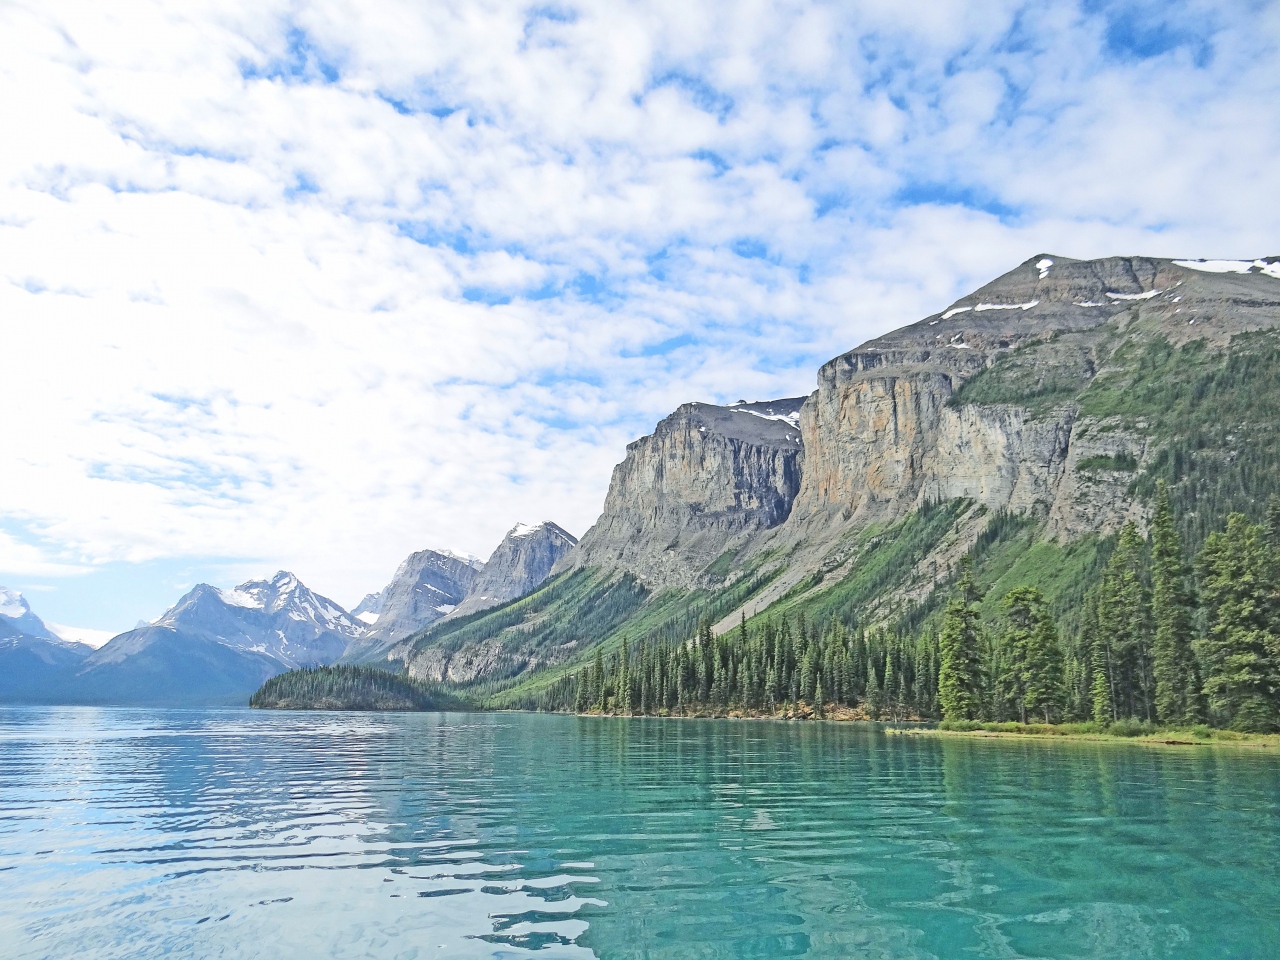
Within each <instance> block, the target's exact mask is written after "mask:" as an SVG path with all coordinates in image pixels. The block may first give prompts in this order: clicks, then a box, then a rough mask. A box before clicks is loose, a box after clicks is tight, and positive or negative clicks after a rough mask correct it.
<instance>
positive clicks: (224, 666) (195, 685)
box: [49, 570, 365, 705]
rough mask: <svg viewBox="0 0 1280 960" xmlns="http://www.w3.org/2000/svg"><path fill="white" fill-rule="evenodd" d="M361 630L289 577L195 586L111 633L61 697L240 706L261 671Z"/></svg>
mask: <svg viewBox="0 0 1280 960" xmlns="http://www.w3.org/2000/svg"><path fill="white" fill-rule="evenodd" d="M364 632H365V627H364V625H363V624H361V623H360V622H359V621H357V620H356V619H355V618H353V617H352V616H351V615H350V614H348V613H347V612H346V611H345V610H343V609H342V608H341V607H340V606H338V605H337V604H336V603H334V602H333V601H332V600H328V599H326V598H325V597H322V596H320V595H319V594H317V593H315V592H313V591H312V590H310V589H308V588H307V587H306V586H305V585H304V584H302V583H301V582H300V581H299V580H298V578H297V577H295V576H294V575H293V574H291V573H288V572H285V571H283V570H282V571H280V572H279V573H277V574H276V575H275V576H274V577H272V578H271V579H270V580H251V581H248V582H247V583H242V584H240V586H238V587H235V588H234V589H231V590H220V589H218V588H217V587H213V586H210V585H209V584H205V583H202V584H198V585H197V586H196V587H194V588H193V589H192V590H191V591H190V592H189V593H187V594H186V595H185V596H184V597H182V599H180V600H179V601H178V602H177V603H176V604H174V605H173V606H172V607H170V608H169V609H168V610H167V611H165V613H164V614H163V615H162V616H161V617H160V618H159V619H157V620H156V621H154V622H153V623H151V624H147V625H144V626H140V627H138V628H137V629H134V630H130V631H128V632H127V633H122V634H120V635H119V636H117V637H113V638H112V639H111V640H110V641H109V642H108V643H106V644H105V645H104V646H102V647H101V648H100V649H98V650H95V651H93V652H92V653H90V654H89V655H88V656H87V657H85V658H84V660H83V662H82V663H80V664H79V665H78V666H77V668H76V669H75V671H74V672H73V674H72V675H71V676H69V677H67V678H66V679H65V682H64V683H63V685H62V687H61V689H60V691H59V693H58V695H57V697H56V698H54V697H50V698H49V699H57V700H58V701H59V702H66V703H146V704H183V705H194V704H207V703H228V704H234V703H244V702H247V700H248V697H249V694H251V693H252V692H253V691H254V690H256V689H257V688H258V687H259V686H261V684H262V682H263V681H264V680H266V679H267V678H268V677H270V676H273V675H275V674H277V673H281V672H283V671H285V670H288V669H292V668H296V667H310V666H317V665H320V664H328V663H332V662H333V661H334V660H336V659H337V658H338V657H339V656H340V655H341V654H342V652H343V651H344V650H345V649H346V647H347V645H348V644H349V643H351V642H352V641H353V640H355V639H356V638H358V637H360V636H361V635H362V634H363V633H364Z"/></svg>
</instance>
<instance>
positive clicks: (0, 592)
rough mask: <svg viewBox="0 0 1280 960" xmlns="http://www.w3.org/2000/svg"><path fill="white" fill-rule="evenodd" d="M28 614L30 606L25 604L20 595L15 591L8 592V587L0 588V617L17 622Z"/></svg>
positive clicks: (23, 598)
mask: <svg viewBox="0 0 1280 960" xmlns="http://www.w3.org/2000/svg"><path fill="white" fill-rule="evenodd" d="M30 612H31V605H30V604H28V603H27V601H26V598H25V597H23V596H22V594H20V593H19V592H18V591H17V590H10V589H9V588H8V587H0V617H8V618H9V619H10V620H17V619H18V618H19V617H21V616H23V615H25V614H28V613H30Z"/></svg>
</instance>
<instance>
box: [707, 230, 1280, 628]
mask: <svg viewBox="0 0 1280 960" xmlns="http://www.w3.org/2000/svg"><path fill="white" fill-rule="evenodd" d="M1277 324H1280V264H1277V263H1275V262H1274V261H1272V260H1260V261H1255V262H1252V263H1250V262H1245V263H1235V262H1225V261H1223V262H1209V263H1207V264H1205V263H1200V262H1197V261H1171V260H1156V259H1147V258H1137V257H1134V258H1127V257H1116V258H1108V259H1105V260H1094V261H1076V260H1069V259H1067V258H1064V257H1054V256H1050V255H1039V256H1036V257H1032V258H1031V259H1030V260H1028V261H1027V262H1026V263H1024V264H1022V265H1021V266H1019V267H1018V268H1016V269H1015V270H1013V271H1011V272H1009V273H1008V274H1006V275H1004V276H1003V277H1001V278H999V279H998V280H996V281H993V282H992V283H990V284H988V285H986V286H984V287H983V288H981V289H980V290H978V291H976V292H975V293H973V294H971V295H969V296H967V297H964V298H962V299H961V300H959V301H957V302H956V303H955V304H952V305H951V306H950V307H948V308H947V309H946V310H944V311H941V312H940V313H937V314H934V315H933V316H931V317H926V318H925V319H924V320H922V321H920V322H919V323H916V324H913V325H911V326H908V327H904V328H902V329H900V330H896V331H894V332H893V333H890V334H887V335H886V336H884V337H880V338H878V339H876V340H872V341H870V342H868V343H866V344H864V345H862V346H861V347H858V348H857V349H855V350H851V351H850V352H849V353H846V354H844V355H842V356H840V357H837V358H835V359H834V360H832V361H830V362H829V363H827V364H825V365H824V366H823V367H822V368H821V370H819V372H818V389H817V391H816V392H815V393H813V394H812V395H811V396H810V397H809V399H808V401H807V402H806V403H805V404H804V406H803V408H802V410H801V414H800V428H801V434H802V437H803V443H804V449H805V460H804V469H803V475H802V480H801V484H800V490H799V492H798V494H797V496H796V500H795V504H794V506H793V507H792V510H791V514H790V516H789V517H788V519H787V522H786V523H785V524H783V525H782V526H781V527H780V528H779V529H778V530H777V531H775V532H774V534H773V536H771V537H770V538H766V539H764V540H760V541H758V542H757V543H756V544H755V545H754V546H755V549H756V550H757V551H760V550H764V549H770V548H775V549H776V548H778V547H779V546H781V547H785V548H786V549H787V550H788V551H790V553H791V556H792V561H791V563H790V565H789V569H788V570H787V571H786V572H785V573H784V574H783V575H782V576H781V577H780V578H779V579H778V581H777V582H776V583H775V584H774V585H773V586H772V588H771V589H770V590H769V591H767V592H766V593H765V594H764V595H762V596H760V597H758V598H756V599H755V600H753V601H752V602H751V604H750V605H749V607H748V612H755V611H756V610H758V609H763V607H764V606H767V605H768V603H770V602H772V601H773V600H774V599H776V598H777V597H778V596H780V595H782V593H784V592H785V591H786V590H787V589H789V588H790V587H791V586H792V585H794V584H795V583H796V582H798V581H799V580H800V579H802V578H803V577H805V576H807V575H808V574H810V573H812V572H813V571H815V570H822V569H825V570H827V571H831V570H834V569H838V568H839V566H840V564H841V562H842V561H843V559H844V556H843V555H842V553H841V548H840V545H841V543H842V542H846V541H847V540H848V539H849V536H850V534H851V533H854V532H856V531H857V530H859V529H865V528H866V527H867V526H868V525H870V524H873V523H879V524H884V523H891V522H893V521H895V520H898V519H900V518H902V517H903V516H905V515H906V514H907V513H909V512H910V511H912V510H915V509H918V508H919V507H920V506H922V505H923V504H924V503H925V502H927V501H940V500H950V499H954V498H961V497H963V498H969V499H972V500H974V501H976V502H977V503H978V504H981V505H982V506H984V507H987V508H988V512H987V513H986V514H983V515H974V517H973V520H972V522H971V525H972V529H971V530H970V531H969V533H968V540H969V541H972V540H973V539H974V538H975V537H976V536H977V534H978V533H979V532H980V527H981V526H982V525H983V524H984V523H985V520H983V519H982V517H989V516H990V515H991V512H993V511H997V510H1009V511H1012V512H1015V513H1023V514H1028V513H1029V514H1035V515H1037V516H1042V517H1047V518H1048V520H1049V522H1048V524H1047V527H1046V532H1047V533H1048V535H1050V536H1051V537H1056V538H1061V539H1068V540H1069V539H1074V538H1076V537H1079V536H1082V535H1085V534H1088V533H1104V534H1105V533H1110V532H1113V531H1114V530H1116V529H1118V528H1119V527H1120V526H1121V525H1122V524H1123V523H1124V522H1126V521H1127V520H1130V519H1139V520H1140V519H1141V518H1142V516H1143V506H1142V504H1140V503H1138V502H1137V501H1135V499H1134V497H1133V496H1132V495H1131V493H1130V492H1129V491H1128V487H1129V484H1130V482H1131V480H1132V476H1131V475H1129V474H1125V473H1116V472H1111V473H1107V472H1106V471H1101V472H1099V471H1089V472H1086V473H1083V474H1082V473H1081V472H1080V471H1079V470H1078V469H1077V466H1078V464H1080V463H1081V462H1082V461H1087V460H1089V458H1091V457H1098V456H1109V455H1114V454H1116V453H1119V452H1121V451H1123V452H1125V453H1127V454H1129V455H1132V456H1135V457H1136V458H1143V457H1146V456H1147V455H1148V453H1149V448H1150V447H1151V439H1150V437H1148V436H1146V435H1144V434H1143V433H1142V431H1141V430H1136V431H1135V429H1134V427H1133V425H1132V424H1126V423H1122V422H1119V421H1117V422H1111V423H1101V422H1099V420H1098V419H1097V418H1096V417H1091V416H1090V415H1089V412H1088V409H1087V408H1082V406H1081V404H1080V403H1079V402H1078V397H1079V396H1080V394H1081V393H1082V392H1083V391H1084V390H1085V389H1087V388H1088V386H1089V385H1090V383H1091V382H1092V381H1093V380H1094V378H1095V377H1098V376H1100V375H1102V376H1105V375H1106V374H1107V372H1108V364H1109V362H1110V361H1111V359H1112V358H1113V357H1114V356H1115V355H1116V350H1117V348H1118V345H1119V344H1122V343H1123V342H1125V340H1126V339H1132V338H1134V337H1136V336H1140V335H1141V336H1159V337H1163V338H1165V339H1167V340H1168V341H1170V342H1171V343H1174V344H1178V343H1184V342H1186V341H1188V340H1189V339H1192V338H1203V339H1205V340H1206V341H1208V342H1212V343H1217V344H1222V343H1226V342H1227V341H1229V340H1230V338H1231V337H1232V336H1234V335H1235V334H1238V333H1244V332H1248V331H1252V330H1259V329H1266V328H1271V327H1274V326H1276V325H1277ZM997 364H1000V365H999V366H997ZM983 374H985V375H986V383H985V384H984V385H983V387H984V389H978V383H977V382H976V380H975V378H978V377H979V375H983ZM971 381H974V384H973V385H974V387H975V390H974V391H973V392H972V393H969V392H966V391H965V390H964V388H965V386H966V384H969V383H970V382H971ZM946 572H947V571H946V569H945V568H944V569H943V573H944V574H945V573H946ZM737 615H738V613H737V612H736V611H735V613H734V614H732V615H730V616H729V617H726V618H725V620H724V621H722V623H721V624H720V626H721V627H722V628H724V627H728V626H729V625H731V623H732V622H733V620H734V618H735V617H736V616H737Z"/></svg>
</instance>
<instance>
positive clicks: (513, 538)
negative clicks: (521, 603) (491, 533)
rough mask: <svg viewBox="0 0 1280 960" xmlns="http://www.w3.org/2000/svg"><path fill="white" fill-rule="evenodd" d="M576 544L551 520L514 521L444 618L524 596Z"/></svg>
mask: <svg viewBox="0 0 1280 960" xmlns="http://www.w3.org/2000/svg"><path fill="white" fill-rule="evenodd" d="M577 543H578V540H577V538H576V537H574V536H573V535H572V534H570V533H569V532H567V531H566V530H564V529H563V528H562V527H560V526H558V525H556V524H554V523H552V522H551V521H550V520H546V521H543V522H542V523H539V524H537V525H535V526H530V525H529V524H526V523H517V524H516V525H515V526H514V527H512V528H511V529H510V530H509V531H508V532H507V535H506V536H505V537H503V538H502V542H501V543H500V544H498V546H497V549H495V550H494V551H493V553H492V555H490V557H489V559H488V560H486V561H485V564H484V569H483V570H481V571H480V573H479V575H478V576H477V577H476V578H475V580H474V581H472V584H471V589H470V590H469V591H468V592H467V595H466V596H465V597H464V598H463V600H462V602H461V603H460V604H458V606H457V607H455V608H454V609H453V610H452V611H450V612H449V613H448V614H447V615H446V616H445V617H444V618H443V619H444V620H452V619H457V618H459V617H465V616H469V615H471V614H473V613H478V612H479V611H481V610H487V609H488V608H490V607H496V606H497V605H498V604H500V603H506V602H507V601H508V600H514V599H516V597H522V596H524V595H525V594H526V593H528V592H529V591H530V590H532V589H533V588H534V587H536V586H538V585H539V584H541V583H542V581H544V580H546V579H547V577H548V576H549V575H550V573H551V569H552V567H554V566H555V564H556V561H558V560H559V559H560V558H561V557H562V556H564V555H565V554H566V553H568V552H569V551H570V550H572V549H573V548H574V547H575V546H577Z"/></svg>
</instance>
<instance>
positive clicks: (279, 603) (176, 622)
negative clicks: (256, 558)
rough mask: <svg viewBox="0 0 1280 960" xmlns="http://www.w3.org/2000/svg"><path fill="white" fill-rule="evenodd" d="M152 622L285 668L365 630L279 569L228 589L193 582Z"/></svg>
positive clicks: (309, 661)
mask: <svg viewBox="0 0 1280 960" xmlns="http://www.w3.org/2000/svg"><path fill="white" fill-rule="evenodd" d="M154 625H155V626H157V627H168V628H170V629H172V630H175V631H177V632H178V633H181V634H183V635H186V636H190V637H200V638H203V639H206V640H213V641H215V642H217V643H220V644H222V645H224V646H227V647H230V648H232V649H235V650H245V651H252V652H254V653H260V654H265V655H266V656H268V657H270V658H271V659H272V660H275V661H277V662H279V663H280V664H281V665H283V666H284V667H288V668H294V667H311V666H317V665H319V664H325V663H332V662H333V661H334V660H336V659H338V657H340V656H341V655H342V652H343V650H345V649H346V648H347V645H348V644H349V643H350V642H351V641H352V640H354V639H356V638H358V637H360V636H362V635H363V634H364V633H365V629H366V628H365V626H364V624H362V623H361V622H360V621H358V620H356V619H355V618H354V617H353V616H351V614H349V613H347V611H345V610H343V609H342V607H340V606H338V605H337V604H336V603H334V602H333V601H332V600H329V599H327V598H325V597H322V596H320V595H319V594H317V593H315V592H313V591H312V590H310V589H308V588H307V587H306V586H305V585H304V584H303V583H301V582H300V581H299V580H298V578H297V577H295V576H294V575H293V574H292V573H288V572H286V571H284V570H281V571H280V572H279V573H277V574H276V575H275V576H274V577H272V578H271V579H270V580H250V581H249V582H247V583H242V584H240V586H238V587H236V588H234V589H232V590H219V589H218V588H217V587H211V586H209V585H208V584H205V583H202V584H198V585H197V586H196V587H195V588H194V589H193V590H191V592H190V593H188V594H187V595H186V596H184V597H183V598H182V599H181V600H179V601H178V602H177V603H176V604H174V605H173V606H172V607H170V608H169V609H168V610H167V611H165V613H164V614H163V615H162V616H161V617H160V618H159V619H158V620H156V621H155V622H154ZM135 632H136V631H135ZM114 642H115V641H114V640H113V641H112V643H114ZM108 646H110V644H108ZM102 649H103V650H105V649H106V647H103V648H102Z"/></svg>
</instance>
